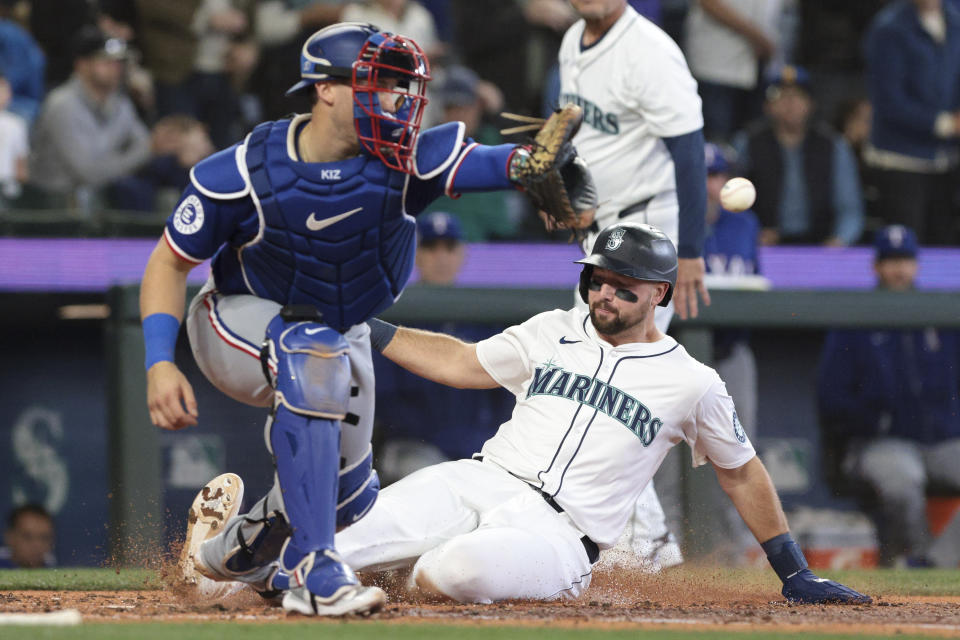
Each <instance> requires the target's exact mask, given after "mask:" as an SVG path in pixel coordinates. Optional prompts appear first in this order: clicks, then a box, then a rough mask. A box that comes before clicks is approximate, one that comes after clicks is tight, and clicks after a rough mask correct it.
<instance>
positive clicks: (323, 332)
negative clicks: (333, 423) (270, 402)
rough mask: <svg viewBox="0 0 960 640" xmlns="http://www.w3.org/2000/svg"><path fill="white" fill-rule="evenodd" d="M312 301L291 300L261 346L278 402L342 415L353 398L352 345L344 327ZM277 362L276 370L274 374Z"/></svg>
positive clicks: (305, 412)
mask: <svg viewBox="0 0 960 640" xmlns="http://www.w3.org/2000/svg"><path fill="white" fill-rule="evenodd" d="M319 320H320V315H319V314H318V313H317V311H316V310H315V309H314V308H313V307H304V306H295V305H290V306H286V307H284V308H283V310H282V311H281V312H280V314H279V315H277V316H276V317H274V318H273V320H271V321H270V324H269V325H267V336H266V340H265V342H264V345H263V350H262V352H261V359H262V360H263V361H264V363H265V364H264V371H265V373H266V374H267V379H268V380H269V381H270V384H271V385H272V386H273V388H274V389H275V390H276V393H275V398H274V405H275V406H280V405H283V406H285V407H287V408H288V409H289V410H290V411H292V412H294V413H297V414H300V415H306V416H316V417H318V418H331V419H334V420H341V419H342V418H343V417H344V415H345V414H346V412H347V403H348V401H349V400H350V361H349V358H348V353H349V352H350V347H349V345H348V344H347V341H346V339H345V338H344V337H343V335H341V334H340V333H339V332H337V331H335V330H333V329H331V328H330V327H328V326H326V325H324V324H322V323H321V322H319ZM268 362H269V363H272V364H274V365H275V367H276V372H277V373H276V376H271V375H270V374H269V371H270V367H269V366H267V363H268Z"/></svg>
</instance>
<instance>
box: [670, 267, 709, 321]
mask: <svg viewBox="0 0 960 640" xmlns="http://www.w3.org/2000/svg"><path fill="white" fill-rule="evenodd" d="M677 263H678V265H677V286H676V287H675V288H674V290H673V308H674V309H676V311H677V315H678V316H680V319H681V320H686V319H688V318H696V317H697V315H698V314H699V313H700V309H699V307H698V306H697V295H698V294H699V296H700V298H702V299H703V304H705V305H707V306H710V292H709V291H707V285H706V284H705V283H704V281H703V277H704V274H705V273H706V272H707V267H706V264H705V263H704V262H703V258H680V259H679V260H678V261H677Z"/></svg>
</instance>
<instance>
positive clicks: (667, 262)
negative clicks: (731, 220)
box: [574, 222, 677, 307]
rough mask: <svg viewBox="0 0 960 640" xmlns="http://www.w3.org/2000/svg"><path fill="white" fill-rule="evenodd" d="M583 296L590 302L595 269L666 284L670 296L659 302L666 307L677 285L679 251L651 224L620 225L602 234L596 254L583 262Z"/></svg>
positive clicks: (596, 243) (581, 290)
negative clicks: (589, 295) (588, 296)
mask: <svg viewBox="0 0 960 640" xmlns="http://www.w3.org/2000/svg"><path fill="white" fill-rule="evenodd" d="M574 262H577V263H578V264H582V265H583V271H581V272H580V297H581V298H582V299H583V301H584V302H587V291H589V288H590V277H591V276H592V275H593V268H594V267H601V268H603V269H609V270H610V271H613V272H615V273H619V274H620V275H623V276H627V277H629V278H636V279H637V280H647V281H650V282H666V283H667V285H669V286H668V287H667V293H666V295H665V296H663V300H661V301H660V303H659V304H660V306H661V307H665V306H667V304H669V303H670V298H672V297H673V288H674V287H675V286H677V250H676V248H674V246H673V243H672V242H670V238H668V237H667V236H666V234H665V233H663V232H662V231H660V230H659V229H657V228H656V227H654V226H651V225H649V224H638V223H636V222H619V223H617V224H614V225H611V226H609V227H607V228H606V229H604V230H603V231H601V232H600V235H598V236H597V240H596V242H594V243H593V251H591V252H590V255H588V256H587V257H586V258H583V259H582V260H575V261H574Z"/></svg>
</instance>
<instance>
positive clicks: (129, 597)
mask: <svg viewBox="0 0 960 640" xmlns="http://www.w3.org/2000/svg"><path fill="white" fill-rule="evenodd" d="M718 575H719V574H718ZM774 580H775V578H774ZM384 586H386V587H387V588H388V591H389V592H390V594H391V602H390V604H389V605H388V606H387V608H386V609H385V610H384V611H382V612H380V613H378V614H376V615H375V616H374V619H377V620H380V621H392V622H397V623H413V624H415V623H421V622H430V623H441V624H443V623H450V624H468V625H505V624H509V625H522V626H527V625H531V626H546V627H565V628H595V629H632V628H671V627H672V628H682V629H687V630H693V629H701V630H706V629H724V630H730V631H734V630H739V629H744V630H747V629H749V630H754V631H759V630H765V631H782V632H821V633H824V632H830V633H873V634H891V635H893V634H898V633H919V634H928V635H931V636H960V596H948V597H943V596H929V597H928V596H923V597H917V596H910V597H907V596H896V595H893V594H874V596H875V598H874V599H875V601H874V604H872V605H862V606H847V607H844V606H835V605H829V606H825V605H824V606H799V605H788V604H786V603H785V602H784V601H783V600H782V598H780V596H779V594H778V592H777V590H776V589H775V586H774V584H773V583H772V582H766V581H765V582H762V583H753V584H749V583H748V584H721V583H719V582H717V581H715V580H713V579H712V577H711V575H710V574H709V572H707V573H704V572H703V571H702V570H701V571H699V572H696V573H691V572H687V571H684V570H680V571H676V572H673V573H668V574H667V575H661V576H656V577H651V576H645V575H642V574H632V573H629V572H617V573H612V572H611V573H598V574H597V575H596V576H595V578H594V584H593V585H592V586H591V587H590V589H589V590H588V592H587V595H586V596H585V597H584V598H582V599H580V600H578V601H574V602H565V601H561V602H552V603H543V602H528V601H516V602H509V603H498V604H492V605H452V604H442V603H429V602H421V601H416V600H414V599H411V598H409V597H405V596H402V595H400V593H399V590H398V589H397V587H396V584H395V583H394V584H386V585H384ZM178 591H179V590H178V589H166V590H162V591H161V590H150V591H113V592H109V591H95V592H90V591H86V592H84V591H56V592H55V591H13V592H7V593H0V611H2V612H33V613H36V612H40V611H55V610H58V609H69V608H74V609H78V610H80V612H81V613H82V614H83V617H84V620H85V621H88V622H137V621H170V620H176V621H219V620H235V621H244V620H260V621H265V620H277V621H281V620H285V619H287V620H290V619H293V620H297V619H300V620H302V618H297V617H292V616H287V615H286V614H284V612H283V611H282V610H281V609H279V608H278V607H276V606H273V605H271V604H269V603H266V602H265V601H263V600H261V599H260V598H259V596H256V595H254V594H253V593H252V592H249V591H242V592H240V593H238V594H235V595H233V596H230V597H229V598H227V599H225V600H222V601H220V602H215V603H211V602H209V601H202V600H201V599H200V598H198V597H196V596H195V595H194V594H191V593H182V592H179V593H178Z"/></svg>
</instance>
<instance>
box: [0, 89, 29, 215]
mask: <svg viewBox="0 0 960 640" xmlns="http://www.w3.org/2000/svg"><path fill="white" fill-rule="evenodd" d="M11 96H12V91H11V90H10V83H9V82H7V79H6V78H5V77H4V76H3V73H2V71H0V209H4V208H7V207H9V205H10V203H11V202H12V201H14V200H16V199H17V198H18V197H19V196H20V189H21V185H22V184H23V183H24V182H26V181H27V177H28V176H29V175H30V172H29V170H28V165H27V158H28V155H29V153H30V143H29V139H28V136H27V122H26V120H24V119H23V118H21V117H20V116H19V115H17V114H15V113H13V112H12V111H10V110H9V109H8V107H9V105H10V98H11Z"/></svg>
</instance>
